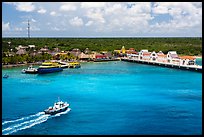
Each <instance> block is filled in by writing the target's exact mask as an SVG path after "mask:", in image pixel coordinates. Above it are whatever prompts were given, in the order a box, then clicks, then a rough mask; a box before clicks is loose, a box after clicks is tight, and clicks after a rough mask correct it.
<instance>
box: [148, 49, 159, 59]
mask: <svg viewBox="0 0 204 137" xmlns="http://www.w3.org/2000/svg"><path fill="white" fill-rule="evenodd" d="M157 58H158V56H157V53H156V52H155V51H153V52H152V53H151V55H150V60H151V61H157Z"/></svg>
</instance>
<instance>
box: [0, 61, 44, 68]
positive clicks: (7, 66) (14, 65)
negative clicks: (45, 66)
mask: <svg viewBox="0 0 204 137" xmlns="http://www.w3.org/2000/svg"><path fill="white" fill-rule="evenodd" d="M40 64H41V62H36V63H27V64H9V65H2V68H12V67H21V66H29V65H40Z"/></svg>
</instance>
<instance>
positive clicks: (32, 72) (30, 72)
mask: <svg viewBox="0 0 204 137" xmlns="http://www.w3.org/2000/svg"><path fill="white" fill-rule="evenodd" d="M21 72H22V73H29V74H37V73H38V69H37V68H33V66H32V65H30V66H29V67H28V68H27V69H22V71H21Z"/></svg>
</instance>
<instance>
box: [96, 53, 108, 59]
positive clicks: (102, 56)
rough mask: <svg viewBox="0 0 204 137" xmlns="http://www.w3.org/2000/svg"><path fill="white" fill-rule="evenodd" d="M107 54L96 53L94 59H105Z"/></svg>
mask: <svg viewBox="0 0 204 137" xmlns="http://www.w3.org/2000/svg"><path fill="white" fill-rule="evenodd" d="M107 58H108V57H107V55H102V54H96V59H107Z"/></svg>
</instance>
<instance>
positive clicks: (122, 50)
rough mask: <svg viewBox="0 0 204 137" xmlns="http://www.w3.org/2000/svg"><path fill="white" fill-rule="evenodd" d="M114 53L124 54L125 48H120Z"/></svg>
mask: <svg viewBox="0 0 204 137" xmlns="http://www.w3.org/2000/svg"><path fill="white" fill-rule="evenodd" d="M114 52H116V53H119V54H125V53H126V50H125V46H122V48H121V49H120V50H114Z"/></svg>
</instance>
